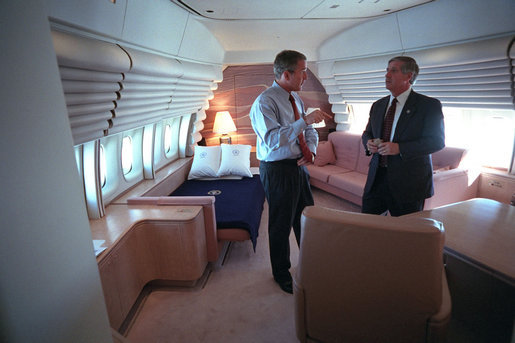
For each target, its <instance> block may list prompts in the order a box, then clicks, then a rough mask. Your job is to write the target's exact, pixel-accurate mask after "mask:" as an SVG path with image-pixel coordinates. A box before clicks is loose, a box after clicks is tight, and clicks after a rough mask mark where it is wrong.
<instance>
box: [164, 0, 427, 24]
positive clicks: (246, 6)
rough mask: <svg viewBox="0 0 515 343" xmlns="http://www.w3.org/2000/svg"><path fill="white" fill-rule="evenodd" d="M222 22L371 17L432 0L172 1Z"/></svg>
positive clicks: (193, 11)
mask: <svg viewBox="0 0 515 343" xmlns="http://www.w3.org/2000/svg"><path fill="white" fill-rule="evenodd" d="M171 1H172V2H174V3H177V4H178V5H180V6H182V7H184V8H186V9H188V10H189V11H190V12H192V13H195V14H198V15H200V16H203V17H206V18H211V19H219V20H248V19H254V20H261V19H323V18H333V19H345V18H371V17H377V16H381V15H384V14H388V13H392V12H396V11H400V10H403V9H406V8H410V7H413V6H417V5H421V4H424V3H426V2H431V1H433V0H295V1H292V0H289V1H287V0H171Z"/></svg>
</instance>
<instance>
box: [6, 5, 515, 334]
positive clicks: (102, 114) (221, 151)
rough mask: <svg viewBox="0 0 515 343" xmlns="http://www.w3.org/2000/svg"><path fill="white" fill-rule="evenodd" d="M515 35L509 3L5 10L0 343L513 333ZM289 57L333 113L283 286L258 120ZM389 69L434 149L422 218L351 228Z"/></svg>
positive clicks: (382, 218) (309, 98)
mask: <svg viewBox="0 0 515 343" xmlns="http://www.w3.org/2000/svg"><path fill="white" fill-rule="evenodd" d="M514 41H515V1H513V0H488V1H486V0H295V1H293V0H291V1H290V0H276V1H272V0H259V1H255V0H254V1H252V0H212V1H203V0H147V1H144V0H88V1H81V0H68V1H61V0H29V1H19V0H2V1H1V2H0V51H1V52H0V63H1V67H0V71H1V72H0V80H1V89H2V91H1V92H0V99H1V101H0V106H1V110H0V112H1V113H2V116H1V117H2V124H1V125H0V154H1V159H0V160H1V167H0V180H1V181H0V182H1V185H2V191H3V192H2V196H1V206H0V222H1V229H0V230H1V239H0V242H1V243H0V244H1V250H0V254H1V257H2V262H1V264H0V266H1V267H0V341H1V342H8V343H18V342H20V343H21V342H23V343H27V342H38V343H39V342H49V343H68V342H70V343H71V342H73V343H75V342H85V343H90V342H95V343H98V342H119V343H122V342H125V343H148V342H156V343H157V342H163V343H164V342H282V343H284V342H410V343H413V342H449V343H465V342H466V343H490V342H492V343H493V342H495V343H510V342H511V343H513V342H515V159H514V156H515V76H514V71H515V46H514ZM283 50H295V51H298V52H300V53H302V54H304V55H305V57H306V69H305V71H303V74H302V75H303V76H302V77H303V78H305V80H303V81H302V86H301V87H299V89H298V90H297V91H296V92H292V95H290V96H292V98H291V100H290V101H293V104H294V105H293V108H294V110H292V108H289V110H290V111H291V113H292V114H291V117H292V118H293V113H295V112H301V114H302V116H304V118H305V120H306V118H307V117H306V116H308V115H309V114H310V113H321V112H324V113H325V114H326V116H325V119H324V120H323V121H322V120H321V118H320V119H317V121H316V122H313V124H311V125H309V126H307V127H306V133H305V135H306V137H307V130H308V129H309V130H310V132H311V134H313V135H315V133H316V135H315V136H318V138H317V140H318V142H317V144H315V146H316V152H315V151H312V152H313V153H314V155H313V157H312V161H311V162H309V163H307V165H306V166H305V167H302V168H303V170H305V171H306V173H307V174H306V175H309V179H308V181H306V185H307V183H308V182H309V186H310V188H311V192H312V195H313V201H314V205H313V206H308V207H306V208H305V209H304V210H303V212H302V218H301V224H302V235H301V237H300V239H299V243H297V241H296V237H295V235H294V233H293V232H292V233H291V235H290V236H289V238H288V237H285V238H284V240H289V241H288V242H289V248H288V251H287V254H288V256H289V258H290V260H291V268H290V272H291V275H292V278H293V279H292V280H291V282H290V287H292V289H291V290H290V291H288V292H287V291H283V290H284V289H283V286H282V285H281V284H279V286H281V287H279V286H278V284H277V283H276V282H274V276H273V275H272V268H271V257H270V249H269V239H270V236H272V235H269V231H268V227H269V217H270V213H271V211H270V209H276V208H278V206H277V205H274V206H269V203H268V201H267V200H266V199H267V195H265V188H266V192H267V193H266V194H268V192H269V191H271V190H270V189H272V188H273V187H272V186H270V185H268V186H266V187H264V186H263V182H264V181H263V172H262V170H264V168H263V166H264V165H266V163H268V162H267V161H264V160H263V158H262V157H260V154H261V153H262V152H260V151H261V150H260V149H261V148H260V145H259V143H258V142H259V140H260V137H261V136H258V135H257V134H256V131H255V123H254V122H253V120H254V117H253V113H254V112H253V104H254V103H255V101H256V99H257V98H258V96H260V94H262V93H263V92H265V91H267V90H270V87H272V85H274V86H277V87H281V86H279V84H277V83H274V80H277V77H276V76H275V75H274V59H275V57H276V55H277V54H278V53H280V52H281V51H283ZM396 56H410V57H412V58H414V59H415V60H416V62H417V64H418V66H419V67H420V71H419V73H418V77H417V79H416V81H415V83H414V84H413V85H412V89H413V91H414V92H417V93H420V94H423V95H425V96H427V97H431V98H436V99H438V100H439V101H440V103H441V109H442V111H441V112H442V113H443V126H444V128H443V129H442V132H444V133H445V146H444V147H443V148H441V147H440V148H441V149H439V150H438V151H434V152H429V151H428V152H426V153H425V154H426V155H427V161H428V162H427V164H426V167H427V168H429V169H428V170H430V171H432V175H431V173H430V172H429V171H428V172H427V176H428V177H429V178H432V180H433V188H434V194H433V196H431V197H429V198H427V199H425V201H424V203H423V209H422V210H421V211H416V212H414V213H410V214H406V215H401V216H391V215H375V214H364V213H361V212H362V209H363V208H362V203H363V194H364V189H365V187H366V181H367V175H368V172H369V168H372V166H373V165H374V161H379V157H378V156H374V155H375V153H372V154H371V153H370V151H369V150H368V149H369V146H368V145H367V144H368V143H367V141H366V140H365V141H364V140H363V138H362V134H363V132H364V130H366V127H367V123H368V122H369V118H370V120H372V119H371V118H372V113H373V112H374V110H373V104H375V103H376V101H378V100H379V99H381V98H384V97H386V96H389V95H390V91H389V90H388V89H387V88H386V87H385V75H386V74H387V73H389V72H391V69H388V70H387V67H388V65H389V61H390V59H392V58H394V57H396ZM284 75H293V74H291V73H290V72H289V71H288V72H285V73H284ZM386 86H388V85H387V84H386ZM284 90H285V89H284V87H283V89H282V91H284ZM293 93H296V94H295V97H293ZM392 94H393V92H392ZM410 96H411V95H410ZM295 102H296V103H297V107H296V106H295ZM394 104H395V102H394ZM288 106H289V105H288ZM374 106H375V105H374ZM299 110H301V111H299ZM317 110H320V111H318V112H317ZM385 111H386V107H385ZM409 112H410V110H408V111H407V113H408V114H401V118H402V116H405V115H409ZM414 112H415V114H416V111H414ZM382 113H384V112H382ZM403 113H404V112H403ZM297 118H298V117H297ZM292 120H293V119H292ZM296 120H299V119H296ZM399 122H400V120H399ZM289 125H290V124H288V123H286V124H284V125H283V124H281V125H278V126H279V128H283V126H284V127H287V126H288V127H289ZM395 125H396V124H394V126H395ZM401 125H402V124H401ZM399 126H400V125H399ZM443 130H444V131H443ZM296 135H297V134H295V135H293V136H292V137H293V141H294V142H296V143H295V144H301V143H300V140H302V139H301V138H297V136H296ZM312 137H313V136H312ZM428 139H429V138H428ZM297 142H298V143H297ZM268 149H270V150H271V151H273V149H277V148H274V147H268ZM299 149H300V148H299ZM435 150H436V149H435ZM299 151H300V150H299ZM299 154H300V153H299ZM404 156H405V158H406V159H408V158H409V157H408V156H409V155H407V154H405V155H404ZM401 157H402V151H401ZM294 161H295V160H294ZM430 162H431V163H430ZM295 163H297V162H295ZM378 163H379V162H378ZM376 164H377V163H376ZM390 167H391V166H390ZM296 168H297V167H296ZM374 168H375V167H374ZM299 169H300V168H299ZM260 170H261V171H260ZM384 170H386V169H384ZM403 180H404V182H406V183H408V181H409V177H407V178H405V179H403ZM413 192H414V191H413ZM276 193H277V192H276ZM408 194H409V193H408ZM420 208H422V207H420ZM273 213H276V211H274V212H273ZM292 231H294V230H292ZM276 281H277V280H276ZM288 293H292V294H288Z"/></svg>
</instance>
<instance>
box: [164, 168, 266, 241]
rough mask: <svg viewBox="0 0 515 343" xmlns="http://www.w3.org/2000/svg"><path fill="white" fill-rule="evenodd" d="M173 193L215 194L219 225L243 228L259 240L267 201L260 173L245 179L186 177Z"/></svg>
mask: <svg viewBox="0 0 515 343" xmlns="http://www.w3.org/2000/svg"><path fill="white" fill-rule="evenodd" d="M170 195H172V196H192V195H193V196H199V195H202V196H204V195H213V196H214V197H215V199H216V200H215V215H216V228H217V229H224V228H225V229H226V228H242V229H246V230H247V231H248V232H249V233H250V239H251V241H252V245H253V247H254V251H256V243H257V237H258V233H259V232H258V231H259V224H260V222H261V214H262V212H263V203H264V201H265V192H264V190H263V185H262V184H261V180H260V179H259V175H254V176H253V177H252V178H249V177H244V178H243V179H241V180H228V179H220V180H209V181H206V180H186V181H185V182H184V183H183V184H182V185H180V186H179V188H177V189H176V190H175V191H173V192H172V193H171V194H170Z"/></svg>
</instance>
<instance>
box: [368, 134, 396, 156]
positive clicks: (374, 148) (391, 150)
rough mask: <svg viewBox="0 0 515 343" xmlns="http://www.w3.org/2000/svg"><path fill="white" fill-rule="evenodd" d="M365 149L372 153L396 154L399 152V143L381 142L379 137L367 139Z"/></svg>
mask: <svg viewBox="0 0 515 343" xmlns="http://www.w3.org/2000/svg"><path fill="white" fill-rule="evenodd" d="M367 149H368V151H370V152H371V153H372V154H376V153H377V154H379V155H397V154H399V153H400V150H399V144H398V143H394V142H383V141H382V140H381V139H380V138H374V139H369V140H368V141H367Z"/></svg>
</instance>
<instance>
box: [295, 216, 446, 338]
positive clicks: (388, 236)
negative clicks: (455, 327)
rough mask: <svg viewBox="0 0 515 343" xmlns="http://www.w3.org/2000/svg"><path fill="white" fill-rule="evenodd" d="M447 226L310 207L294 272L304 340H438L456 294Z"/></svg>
mask: <svg viewBox="0 0 515 343" xmlns="http://www.w3.org/2000/svg"><path fill="white" fill-rule="evenodd" d="M443 243H444V228H443V225H442V223H440V222H437V221H434V220H432V219H426V218H410V217H385V216H378V215H368V214H360V213H351V212H344V211H337V210H332V209H327V208H323V207H315V206H311V207H307V208H306V209H305V210H304V213H303V216H302V239H301V246H300V255H299V263H298V266H297V270H296V273H295V276H294V282H293V288H294V297H295V327H296V333H297V337H298V338H299V340H300V341H301V342H360V343H363V342H366V343H371V342H395V343H399V342H409V343H415V342H440V341H444V340H445V328H446V326H447V324H448V322H449V320H450V315H451V299H450V295H449V288H448V286H447V279H446V277H445V271H444V266H443V256H442V250H443Z"/></svg>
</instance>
